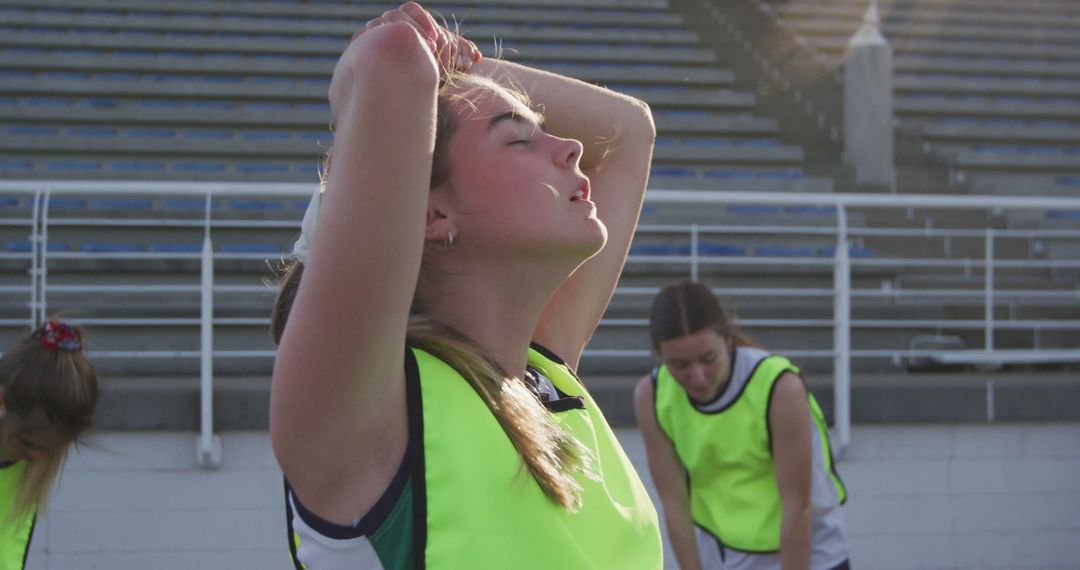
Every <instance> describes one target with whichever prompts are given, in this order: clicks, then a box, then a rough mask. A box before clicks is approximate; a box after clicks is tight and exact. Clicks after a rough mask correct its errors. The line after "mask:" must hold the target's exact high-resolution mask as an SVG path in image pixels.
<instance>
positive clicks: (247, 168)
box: [236, 162, 289, 174]
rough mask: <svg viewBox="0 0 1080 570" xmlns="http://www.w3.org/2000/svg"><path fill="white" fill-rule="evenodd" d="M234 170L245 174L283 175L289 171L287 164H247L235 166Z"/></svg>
mask: <svg viewBox="0 0 1080 570" xmlns="http://www.w3.org/2000/svg"><path fill="white" fill-rule="evenodd" d="M236 170H238V171H240V172H243V173H245V174H283V173H286V172H288V171H289V165H288V164H281V163H267V162H261V163H260V162H247V163H242V164H237V165H236Z"/></svg>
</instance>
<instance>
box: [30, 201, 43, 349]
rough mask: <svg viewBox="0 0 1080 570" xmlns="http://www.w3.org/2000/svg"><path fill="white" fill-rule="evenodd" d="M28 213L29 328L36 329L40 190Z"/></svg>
mask: <svg viewBox="0 0 1080 570" xmlns="http://www.w3.org/2000/svg"><path fill="white" fill-rule="evenodd" d="M33 204H34V205H33V207H32V208H31V213H30V216H31V217H30V330H35V329H37V326H36V324H37V323H36V321H37V310H38V280H39V279H40V273H41V268H42V264H41V252H42V248H43V247H44V246H43V245H42V241H41V235H39V233H38V232H39V231H40V229H41V219H40V216H41V191H40V190H37V191H35V192H34V202H33Z"/></svg>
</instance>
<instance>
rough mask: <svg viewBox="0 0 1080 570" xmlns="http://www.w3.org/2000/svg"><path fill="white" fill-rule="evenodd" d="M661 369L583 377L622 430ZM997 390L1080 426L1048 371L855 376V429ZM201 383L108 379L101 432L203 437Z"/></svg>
mask: <svg viewBox="0 0 1080 570" xmlns="http://www.w3.org/2000/svg"><path fill="white" fill-rule="evenodd" d="M653 365H654V363H653V362H652V360H651V359H648V358H647V359H642V361H641V362H640V363H639V370H638V371H637V372H628V373H624V374H621V375H617V376H610V375H600V374H596V375H593V374H583V377H582V379H583V381H584V382H585V385H586V386H587V387H588V389H589V392H590V394H591V395H592V397H593V398H594V399H595V400H596V401H597V405H598V406H599V407H600V408H601V409H602V410H603V412H604V416H605V417H606V418H607V420H608V421H609V422H610V423H611V424H612V425H615V426H633V425H636V421H635V419H634V412H633V388H634V385H635V384H636V382H637V379H638V378H639V377H640V376H641V375H643V374H646V373H648V372H649V371H650V370H651V368H652V366H653ZM807 382H808V384H809V388H810V390H811V392H813V394H814V396H815V398H816V399H817V400H818V403H819V404H821V406H822V408H823V410H824V411H825V414H826V416H827V417H830V418H831V417H832V410H833V391H832V384H831V382H830V376H829V375H828V374H809V375H808V377H807ZM988 382H992V383H993V387H994V394H995V397H994V421H998V422H1031V421H1077V420H1080V381H1078V379H1077V376H1076V374H1067V373H1048V372H1029V373H1022V372H999V373H985V372H984V373H974V372H969V373H932V374H919V375H902V374H897V373H891V374H856V375H854V376H853V377H852V396H851V397H852V401H853V402H857V403H858V405H853V406H852V410H851V411H852V420H853V421H855V422H856V423H941V422H947V423H957V422H978V423H982V422H986V421H988V419H989V418H987V383H988ZM198 386H199V381H198V378H196V377H176V376H175V375H164V376H162V377H149V378H148V377H138V378H105V379H104V380H103V381H102V392H103V394H102V399H101V403H100V404H99V407H98V414H97V421H96V429H99V430H103V431H128V430H131V431H153V430H170V431H175V430H186V431H196V430H198V423H197V422H198V418H199V392H198ZM214 401H215V407H214V425H215V428H216V429H218V430H221V431H233V430H264V429H266V428H267V425H268V421H269V402H270V379H269V377H268V376H261V377H259V376H250V375H248V376H240V377H234V378H230V377H222V376H219V377H217V378H215V386H214Z"/></svg>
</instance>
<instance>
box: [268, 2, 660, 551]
mask: <svg viewBox="0 0 1080 570" xmlns="http://www.w3.org/2000/svg"><path fill="white" fill-rule="evenodd" d="M330 105H331V110H332V113H333V116H334V122H335V125H336V134H335V137H334V146H333V148H332V149H331V153H330V160H328V172H327V174H326V177H325V184H324V186H325V188H324V189H323V191H322V192H321V193H317V194H316V196H315V197H314V198H313V200H312V206H311V208H310V209H309V213H308V215H306V216H305V224H304V229H303V235H302V237H301V239H300V240H299V241H298V244H297V247H296V248H295V249H294V253H295V254H296V255H295V257H296V260H295V263H294V264H293V265H292V267H290V268H289V269H288V271H287V273H286V275H285V278H284V282H283V284H282V288H281V292H280V295H279V299H278V303H277V306H276V308H275V315H274V322H273V324H272V332H273V335H274V337H275V341H277V342H278V344H279V350H278V357H277V361H276V364H275V368H274V377H273V387H272V392H271V418H270V423H271V425H270V429H271V437H272V441H273V446H274V451H275V453H276V455H277V458H278V461H279V462H280V464H281V467H282V469H283V471H284V473H285V478H286V481H287V483H286V505H287V511H288V512H287V516H288V521H289V525H290V526H289V541H290V546H291V548H292V554H293V559H294V561H295V563H296V565H297V567H298V568H299V567H301V565H302V566H303V567H305V568H308V569H309V570H314V569H320V568H413V567H417V568H424V567H427V568H437V569H442V568H480V569H484V568H492V569H495V568H575V569H579V568H620V569H633V568H654V569H655V568H660V567H661V542H660V535H659V529H658V525H657V520H656V513H655V510H654V509H653V507H652V505H651V503H650V501H649V498H648V496H647V494H646V493H645V490H644V488H643V487H642V485H641V482H640V480H639V479H638V477H637V474H636V473H635V472H634V470H633V468H632V467H631V465H630V463H629V461H628V460H627V458H626V456H625V454H624V453H623V451H622V449H621V448H620V446H619V444H618V442H617V441H616V440H615V437H614V435H613V434H612V431H611V429H610V428H609V427H608V425H607V423H606V422H605V420H604V418H603V415H602V414H601V413H600V411H599V410H598V409H597V408H596V405H595V403H594V402H593V401H592V399H591V398H590V397H589V394H588V393H587V392H586V390H585V389H584V387H583V386H582V385H581V383H580V381H579V380H578V378H577V377H576V375H575V372H574V371H575V369H576V368H577V365H578V361H579V359H580V357H581V352H582V350H583V348H584V346H585V344H586V343H587V342H588V340H589V338H590V337H591V336H592V334H593V331H594V330H595V328H596V326H597V324H598V322H599V319H600V316H601V315H602V314H603V312H604V309H605V308H606V306H607V304H608V301H609V300H610V297H611V294H612V292H613V290H614V287H615V283H616V281H617V279H618V276H619V274H620V272H621V269H622V265H623V262H624V261H625V258H626V253H627V249H628V247H629V243H630V239H631V237H632V235H633V232H634V228H635V226H636V224H637V218H638V212H639V210H640V207H641V200H642V195H643V192H644V189H645V185H646V180H647V173H648V169H649V161H650V158H651V153H652V144H653V140H654V138H655V130H654V127H653V124H652V120H651V116H650V113H649V110H648V107H647V106H646V105H645V104H644V103H643V102H641V101H638V100H636V99H632V98H630V97H626V96H624V95H620V94H617V93H614V92H611V91H608V90H605V89H602V88H598V87H594V86H591V85H588V84H585V83H581V82H578V81H575V80H572V79H568V78H566V77H561V76H558V75H553V74H550V73H545V72H542V71H539V70H535V69H530V68H527V67H524V66H520V65H515V64H513V63H509V62H504V61H496V60H492V59H483V58H481V57H480V54H479V51H478V50H476V48H475V46H474V45H472V44H471V43H470V42H468V41H467V40H464V39H463V38H461V37H459V36H457V35H456V34H453V33H451V32H449V31H448V30H446V29H444V28H442V27H440V26H438V25H437V24H436V23H435V22H434V20H433V19H432V17H431V16H430V14H429V13H428V12H427V11H425V10H424V9H423V8H422V7H420V6H419V5H417V4H415V3H412V2H410V3H407V4H404V5H402V6H401V8H400V9H397V10H392V11H389V12H387V13H385V14H383V16H381V17H380V18H376V19H375V20H373V21H372V22H369V23H368V24H367V26H366V27H365V28H363V29H361V30H360V31H359V32H357V34H356V35H355V36H354V39H353V41H352V43H351V44H350V45H349V47H348V48H347V49H346V50H345V52H344V53H343V54H342V56H341V59H340V61H339V62H338V64H337V67H336V69H335V71H334V76H333V79H332V82H331V87H330Z"/></svg>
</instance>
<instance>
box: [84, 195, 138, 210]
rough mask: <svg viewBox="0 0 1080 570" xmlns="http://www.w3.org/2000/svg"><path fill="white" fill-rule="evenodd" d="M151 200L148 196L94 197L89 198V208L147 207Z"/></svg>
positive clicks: (134, 208) (129, 208)
mask: <svg viewBox="0 0 1080 570" xmlns="http://www.w3.org/2000/svg"><path fill="white" fill-rule="evenodd" d="M150 205H151V202H150V200H149V199H148V198H94V199H92V200H90V207H91V208H124V209H128V210H145V209H148V208H149V207H150Z"/></svg>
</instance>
